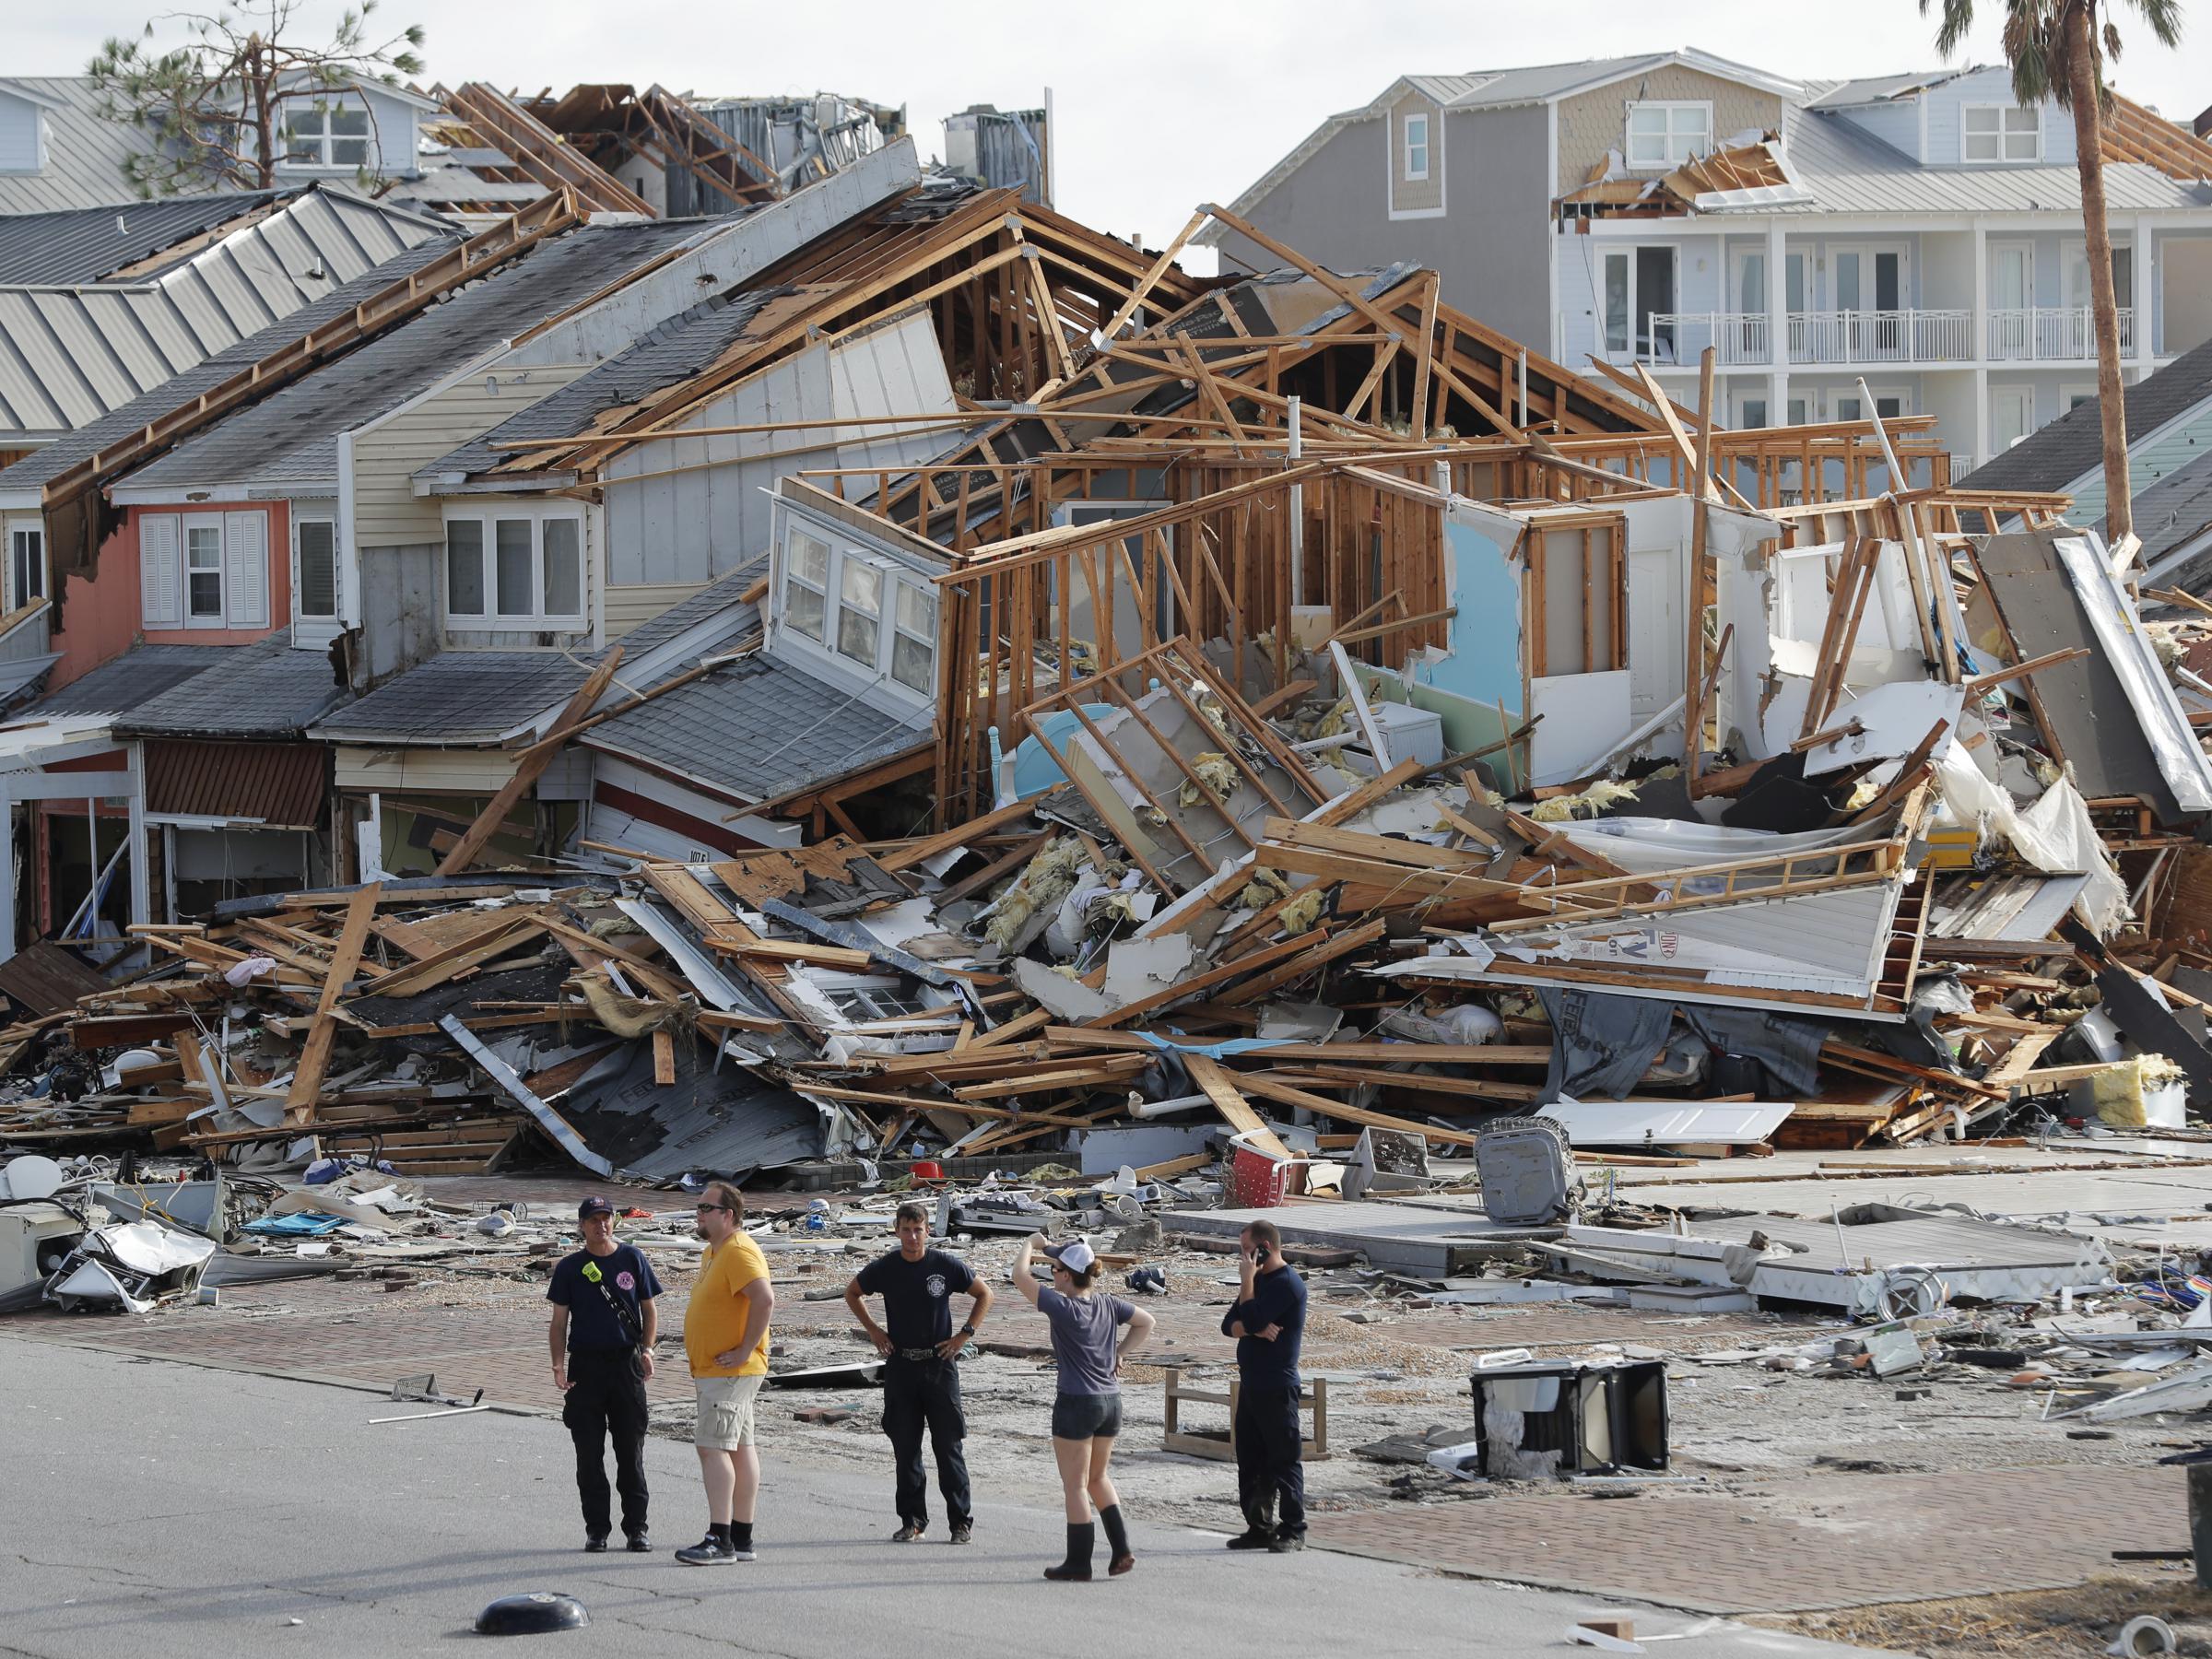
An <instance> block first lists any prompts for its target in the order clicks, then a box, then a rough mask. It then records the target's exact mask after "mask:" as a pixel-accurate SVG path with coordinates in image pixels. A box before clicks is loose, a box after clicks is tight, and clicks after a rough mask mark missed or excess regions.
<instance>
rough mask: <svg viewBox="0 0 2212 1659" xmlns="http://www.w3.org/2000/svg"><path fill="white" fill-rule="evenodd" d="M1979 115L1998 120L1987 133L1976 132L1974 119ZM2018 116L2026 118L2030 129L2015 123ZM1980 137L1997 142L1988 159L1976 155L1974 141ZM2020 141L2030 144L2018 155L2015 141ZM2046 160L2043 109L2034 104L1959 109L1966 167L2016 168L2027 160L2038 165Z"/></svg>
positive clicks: (1977, 105)
mask: <svg viewBox="0 0 2212 1659" xmlns="http://www.w3.org/2000/svg"><path fill="white" fill-rule="evenodd" d="M1977 115H1990V116H1994V121H1993V122H1992V123H1991V124H1990V127H1989V130H1988V131H1987V132H1985V133H1977V132H1975V131H1974V130H1973V126H1974V117H1976V116H1977ZM2016 115H2024V116H2026V117H2027V118H2028V121H2029V125H2027V126H2026V127H2022V126H2019V125H2018V124H2016V123H2015V122H2014V120H2013V117H2014V116H2016ZM1976 138H1988V139H1994V140H1995V143H1994V154H1991V155H1987V156H1977V155H1975V154H1974V153H1973V147H1972V144H1971V140H1973V139H1976ZM2020 138H2024V139H2026V140H2027V141H2028V143H2027V146H2026V147H2025V149H2024V150H2021V151H2018V152H2016V150H2015V148H2014V142H2013V141H2014V140H2015V139H2020ZM2041 159H2043V112H2042V111H2041V109H2039V108H2036V107H2035V106H2033V105H2026V104H2017V103H1970V104H1962V105H1960V106H1959V162H1960V164H1961V165H1963V166H1966V167H2016V166H2018V165H2019V164H2020V163H2021V162H2023V161H2028V162H2034V161H2041Z"/></svg>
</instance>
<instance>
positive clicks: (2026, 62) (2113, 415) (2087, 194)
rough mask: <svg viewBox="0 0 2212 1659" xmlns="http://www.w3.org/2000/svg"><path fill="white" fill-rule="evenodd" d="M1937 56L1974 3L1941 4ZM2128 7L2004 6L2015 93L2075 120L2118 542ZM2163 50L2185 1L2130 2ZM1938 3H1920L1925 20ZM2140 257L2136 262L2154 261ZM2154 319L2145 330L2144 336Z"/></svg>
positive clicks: (2129, 522) (2122, 483)
mask: <svg viewBox="0 0 2212 1659" xmlns="http://www.w3.org/2000/svg"><path fill="white" fill-rule="evenodd" d="M1942 4H1943V24H1942V27H1941V28H1939V29H1937V30H1936V31H1935V50H1936V51H1938V52H1940V53H1943V55H1944V56H1946V57H1948V56H1950V55H1951V53H1953V52H1955V51H1957V50H1958V47H1959V42H1960V41H1963V40H1964V39H1965V38H1966V35H1967V31H1968V30H1969V29H1971V28H1972V27H1973V22H1974V0H1942ZM2121 4H2122V0H2103V5H2102V10H2103V12H2104V17H2103V18H2101V19H2100V18H2099V17H2098V15H2097V14H2098V11H2099V9H2100V7H2099V0H2005V58H2006V62H2007V63H2009V64H2010V65H2012V93H2013V97H2014V98H2016V99H2017V100H2018V101H2019V102H2021V103H2023V104H2027V105H2034V104H2039V103H2041V102H2042V101H2043V100H2045V99H2052V100H2055V101H2056V102H2057V104H2058V107H2059V108H2060V109H2062V110H2065V111H2068V112H2071V113H2072V115H2073V117H2074V153H2075V157H2076V162H2077V165H2078V166H2079V168H2080V169H2081V228H2082V233H2083V237H2084V240H2085V241H2087V243H2088V260H2089V309H2090V312H2091V320H2092V322H2093V323H2094V324H2095V326H2096V330H2097V407H2098V411H2099V413H2100V415H2102V417H2103V418H2104V524H2105V535H2106V537H2107V538H2108V539H2110V540H2112V541H2115V542H2116V541H2118V540H2120V539H2121V538H2122V537H2123V536H2124V535H2127V534H2128V533H2129V531H2130V530H2131V529H2132V528H2133V527H2134V522H2135V514H2134V512H2133V508H2132V503H2131V501H2130V499H2129V494H2128V488H2127V404H2126V397H2125V394H2124V393H2123V392H2122V390H2121V387H2120V307H2119V301H2118V300H2117V299H2116V298H2115V297H2114V295H2113V293H2112V235H2111V232H2110V231H2109V230H2108V229H2106V227H2105V222H2104V151H2103V147H2102V146H2101V145H2100V143H2099V142H2098V125H2099V123H2100V120H2101V119H2102V116H2103V112H2104V102H2105V100H2106V98H2107V97H2108V96H2109V91H2108V89H2107V88H2106V87H2105V84H2104V65H2105V60H2106V59H2107V58H2110V59H2111V60H2112V61H2113V62H2115V63H2117V62H2118V61H2119V58H2120V31H2119V29H2116V28H2114V27H2113V25H2112V13H2113V12H2114V11H2117V10H2118V9H2120V6H2121ZM2125 4H2126V5H2127V6H2131V7H2133V8H2134V10H2136V12H2137V13H2139V14H2141V16H2142V18H2143V21H2144V22H2145V23H2147V24H2148V25H2149V27H2150V32H2151V33H2152V34H2154V35H2156V36H2157V37H2158V39H2159V44H2160V45H2162V46H2167V47H2172V46H2176V45H2179V44H2180V43H2181V38H2182V7H2181V0H2125ZM1934 5H1935V0H1920V15H1921V16H1922V17H1926V16H1927V15H1928V13H1929V11H1930V10H1931V9H1932V8H1933V6H1934ZM2149 253H2150V250H2149V249H2147V248H2137V249H2136V258H2137V259H2144V258H2147V257H2148V256H2149ZM2144 322H2147V319H2143V320H2139V321H2138V323H2137V326H2138V327H2140V326H2142V325H2143V324H2144Z"/></svg>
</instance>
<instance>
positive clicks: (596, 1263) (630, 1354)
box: [546, 1198, 661, 1555]
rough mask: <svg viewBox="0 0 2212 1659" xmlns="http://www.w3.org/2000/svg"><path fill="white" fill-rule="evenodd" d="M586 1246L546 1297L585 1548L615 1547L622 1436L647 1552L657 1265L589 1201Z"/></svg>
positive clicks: (632, 1521) (634, 1531)
mask: <svg viewBox="0 0 2212 1659" xmlns="http://www.w3.org/2000/svg"><path fill="white" fill-rule="evenodd" d="M576 1220H577V1224H578V1226H579V1227H580V1228H581V1229H582V1232H583V1248H582V1250H579V1251H577V1252H576V1253H574V1254H573V1255H568V1256H563V1257H562V1258H561V1260H560V1264H559V1265H558V1266H557V1267H555V1268H554V1269H553V1282H552V1283H551V1284H550V1285H548V1286H547V1288H546V1300H547V1301H549V1302H551V1303H552V1304H553V1322H552V1324H551V1326H550V1327H549V1328H548V1329H547V1333H546V1336H547V1345H548V1346H549V1347H551V1348H552V1350H553V1386H554V1387H556V1388H558V1389H559V1390H560V1391H561V1393H562V1394H563V1395H565V1396H566V1397H565V1398H564V1399H563V1400H562V1402H561V1407H560V1420H561V1421H562V1422H564V1423H566V1424H567V1425H568V1426H569V1437H570V1438H571V1440H573V1441H575V1442H576V1491H577V1494H578V1496H579V1497H581V1498H582V1500H583V1547H584V1548H586V1549H589V1550H593V1551H597V1550H602V1549H605V1548H606V1539H607V1535H608V1534H609V1533H611V1532H612V1531H613V1530H614V1521H613V1517H612V1516H611V1515H610V1514H609V1512H608V1510H609V1497H608V1493H607V1488H606V1441H607V1439H608V1437H609V1436H610V1435H611V1436H612V1437H613V1440H614V1442H615V1485H616V1486H617V1487H618V1488H620V1490H621V1493H622V1535H623V1536H624V1537H626V1538H627V1539H629V1547H630V1549H632V1550H633V1551H635V1552H637V1553H638V1554H641V1555H642V1554H643V1553H645V1552H646V1551H647V1550H649V1549H651V1548H652V1547H653V1545H652V1543H651V1541H650V1540H649V1539H648V1538H647V1537H646V1534H645V1498H646V1492H645V1426H646V1417H645V1382H646V1380H647V1379H648V1378H650V1377H651V1376H652V1375H653V1338H654V1337H655V1336H656V1335H658V1333H659V1327H660V1320H659V1316H658V1315H657V1314H656V1313H655V1312H654V1311H653V1298H654V1297H656V1296H658V1295H660V1293H661V1281H660V1280H659V1279H658V1278H656V1277H653V1264H652V1263H650V1262H648V1261H647V1260H646V1259H645V1257H644V1255H643V1254H642V1253H641V1252H640V1251H639V1250H638V1249H637V1247H636V1246H635V1245H631V1244H618V1243H616V1242H615V1206H613V1205H612V1204H611V1203H609V1202H608V1201H607V1200H606V1199H605V1198H586V1199H585V1200H584V1201H583V1202H582V1204H580V1205H578V1206H577V1207H576Z"/></svg>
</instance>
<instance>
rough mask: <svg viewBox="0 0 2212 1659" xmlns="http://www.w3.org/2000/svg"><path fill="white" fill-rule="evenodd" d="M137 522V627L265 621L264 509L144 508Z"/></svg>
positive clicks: (214, 625)
mask: <svg viewBox="0 0 2212 1659" xmlns="http://www.w3.org/2000/svg"><path fill="white" fill-rule="evenodd" d="M135 516H136V518H137V526H138V618H139V624H140V626H141V627H144V628H148V629H160V628H266V627H267V626H268V625H269V515H268V514H267V513H266V512H262V511H259V510H253V511H243V512H183V513H177V512H146V513H139V514H137V515H135Z"/></svg>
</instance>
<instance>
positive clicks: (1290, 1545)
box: [1267, 1532, 1306, 1555]
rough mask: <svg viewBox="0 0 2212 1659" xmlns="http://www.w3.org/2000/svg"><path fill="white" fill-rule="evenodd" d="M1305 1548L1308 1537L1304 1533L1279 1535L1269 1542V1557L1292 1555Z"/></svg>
mask: <svg viewBox="0 0 2212 1659" xmlns="http://www.w3.org/2000/svg"><path fill="white" fill-rule="evenodd" d="M1304 1547H1306V1535H1305V1534H1304V1533H1302V1532H1287V1533H1277V1534H1276V1535H1275V1536H1274V1537H1272V1538H1270V1539H1268V1540H1267V1553H1268V1554H1269V1555H1290V1554H1292V1553H1294V1552H1295V1551H1298V1550H1300V1549H1303V1548H1304Z"/></svg>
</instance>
